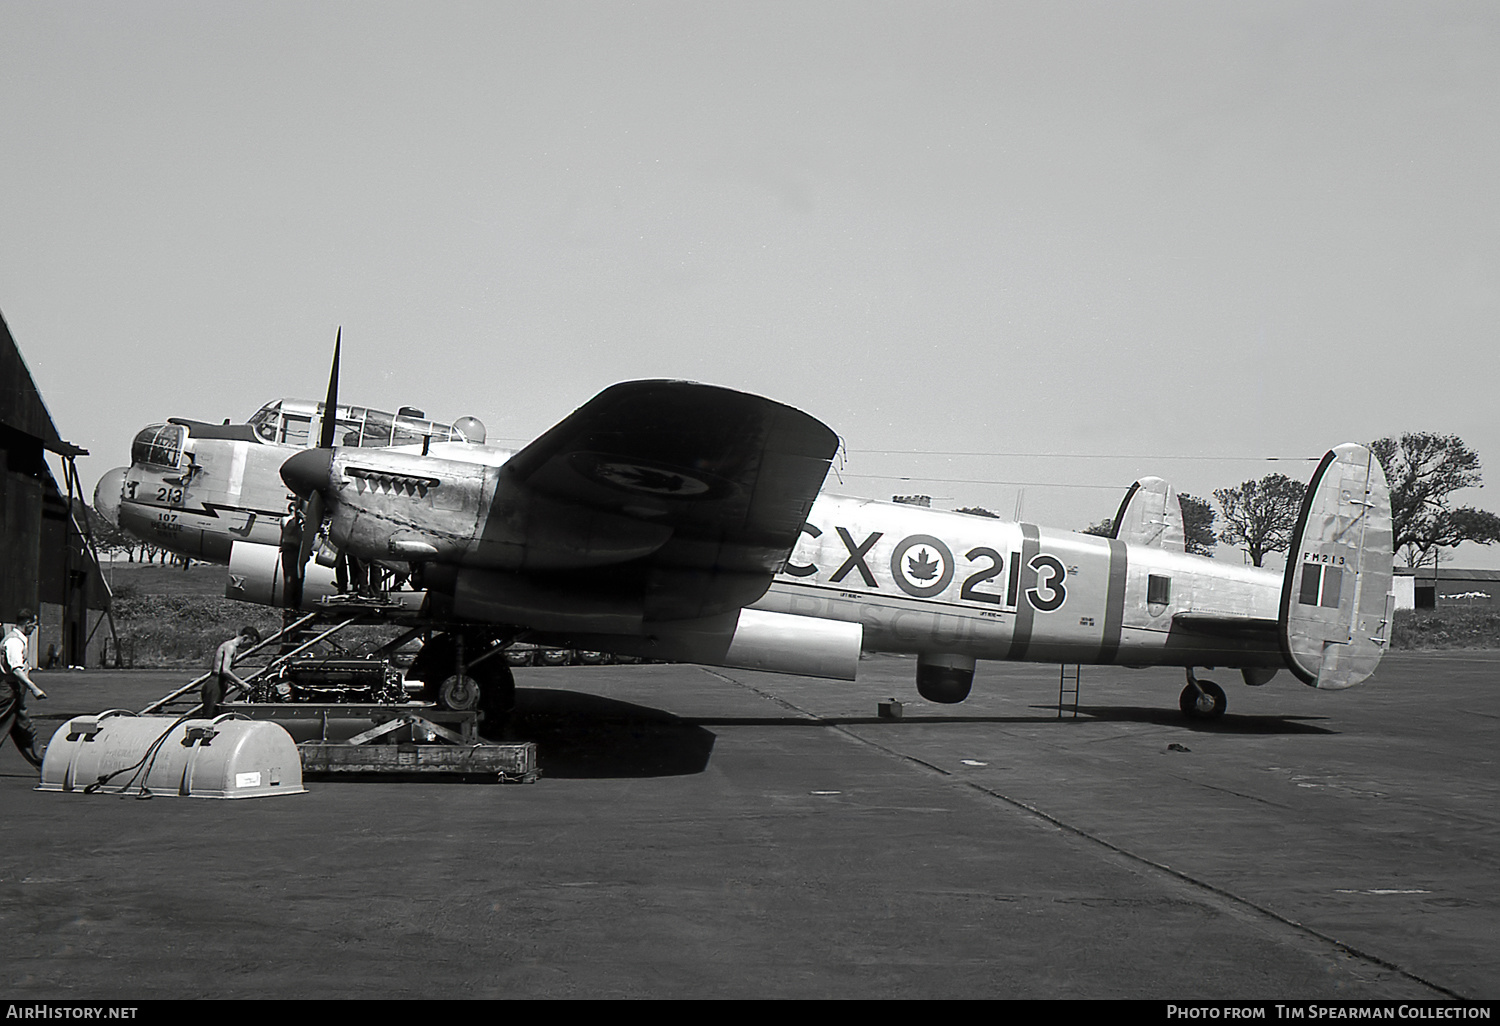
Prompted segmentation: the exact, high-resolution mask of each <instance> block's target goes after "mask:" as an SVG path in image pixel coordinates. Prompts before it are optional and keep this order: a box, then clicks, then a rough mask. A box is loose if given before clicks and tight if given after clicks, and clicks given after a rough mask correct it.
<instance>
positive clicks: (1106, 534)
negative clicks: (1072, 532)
mask: <svg viewBox="0 0 1500 1026" xmlns="http://www.w3.org/2000/svg"><path fill="white" fill-rule="evenodd" d="M1078 533H1079V534H1094V535H1098V536H1099V537H1100V538H1113V537H1114V536H1115V521H1114V518H1113V517H1105V518H1104V519H1103V520H1101V521H1099V522H1098V523H1097V524H1090V525H1089V526H1087V527H1085V528H1084V529H1083V530H1082V531H1079V532H1078Z"/></svg>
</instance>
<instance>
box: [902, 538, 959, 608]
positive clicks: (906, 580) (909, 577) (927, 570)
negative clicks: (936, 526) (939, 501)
mask: <svg viewBox="0 0 1500 1026" xmlns="http://www.w3.org/2000/svg"><path fill="white" fill-rule="evenodd" d="M913 549H915V550H916V551H915V552H913V551H912V550H913ZM891 577H892V578H894V579H895V581H896V587H898V588H900V589H901V590H902V591H904V592H906V593H907V594H908V595H910V596H912V597H913V598H932V597H933V596H934V595H936V594H938V593H939V592H941V591H942V590H943V589H944V588H946V587H948V585H949V584H950V583H952V581H953V553H952V552H950V551H949V550H948V546H946V545H944V544H943V543H942V542H941V541H939V540H938V539H936V538H934V537H933V536H932V535H930V534H914V535H911V536H910V537H907V538H903V539H901V541H900V542H898V543H897V544H896V547H895V548H894V549H892V550H891Z"/></svg>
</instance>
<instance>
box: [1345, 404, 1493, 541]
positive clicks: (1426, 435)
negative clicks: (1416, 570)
mask: <svg viewBox="0 0 1500 1026" xmlns="http://www.w3.org/2000/svg"><path fill="white" fill-rule="evenodd" d="M1370 449H1371V451H1373V452H1374V453H1375V458H1376V459H1378V460H1380V465H1381V467H1383V468H1384V469H1385V477H1386V480H1387V481H1388V482H1390V486H1391V524H1392V528H1393V532H1394V535H1395V539H1394V542H1395V548H1396V551H1397V552H1399V553H1401V555H1402V558H1404V559H1405V560H1406V565H1407V566H1420V565H1422V564H1423V563H1424V562H1426V561H1427V560H1428V559H1429V558H1430V557H1434V556H1435V557H1436V558H1439V559H1441V558H1442V557H1441V553H1442V550H1443V549H1448V548H1453V547H1455V546H1457V545H1459V544H1461V543H1463V542H1466V541H1471V542H1477V543H1478V544H1480V545H1489V544H1491V543H1492V542H1496V541H1500V517H1497V516H1495V514H1493V513H1490V512H1487V511H1485V510H1482V509H1475V508H1473V507H1472V506H1461V507H1458V508H1454V506H1453V503H1452V498H1451V496H1452V494H1453V493H1454V492H1456V491H1458V490H1459V489H1461V488H1479V487H1481V484H1480V480H1481V476H1480V466H1479V456H1478V454H1477V453H1475V452H1474V450H1472V449H1470V448H1469V447H1468V446H1467V445H1465V444H1464V440H1463V439H1462V438H1459V437H1458V436H1457V435H1438V434H1433V433H1431V432H1428V431H1409V432H1407V433H1406V434H1404V435H1402V436H1401V437H1400V438H1380V439H1377V440H1375V441H1373V442H1371V443H1370Z"/></svg>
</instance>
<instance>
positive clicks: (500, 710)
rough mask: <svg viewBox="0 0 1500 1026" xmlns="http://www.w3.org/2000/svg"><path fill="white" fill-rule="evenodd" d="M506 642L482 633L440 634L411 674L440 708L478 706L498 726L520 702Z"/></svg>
mask: <svg viewBox="0 0 1500 1026" xmlns="http://www.w3.org/2000/svg"><path fill="white" fill-rule="evenodd" d="M503 653H504V645H502V644H501V643H500V642H498V641H497V640H495V639H494V638H486V637H483V636H480V635H465V636H460V635H458V634H439V635H437V636H435V637H434V638H433V639H432V640H431V641H429V642H428V643H427V644H425V645H423V646H422V651H420V652H418V653H417V657H416V658H415V659H413V660H412V664H411V669H410V670H408V671H407V674H406V675H407V676H408V677H410V678H411V679H413V680H419V681H421V682H422V683H423V685H425V686H424V687H423V689H422V694H423V697H425V698H426V699H427V700H428V701H431V702H436V703H437V704H438V706H439V707H440V708H443V709H456V710H459V711H462V712H467V711H469V710H472V709H477V710H478V711H479V713H480V715H481V717H482V719H483V720H484V721H485V723H486V724H488V725H491V726H498V725H499V723H500V722H501V721H502V720H503V719H504V718H505V715H506V713H508V712H510V711H511V709H512V708H514V706H515V704H516V681H515V678H514V677H513V676H512V675H511V672H510V666H509V664H507V663H506V661H505V658H504V655H503Z"/></svg>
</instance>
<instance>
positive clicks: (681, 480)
mask: <svg viewBox="0 0 1500 1026" xmlns="http://www.w3.org/2000/svg"><path fill="white" fill-rule="evenodd" d="M569 462H570V463H571V464H572V465H573V467H574V468H575V469H576V470H577V471H578V472H579V473H581V474H583V475H585V476H587V477H591V478H593V479H594V480H595V481H598V482H600V483H601V484H606V485H609V486H610V487H612V488H618V489H620V490H622V491H627V492H637V493H640V494H645V495H659V496H663V497H665V498H673V499H697V498H705V497H708V496H709V493H710V492H712V491H713V490H714V487H715V484H716V483H717V482H716V481H715V480H713V479H709V475H706V474H705V475H702V476H697V475H694V474H690V473H688V472H686V471H685V470H682V469H681V468H678V467H674V466H672V465H670V464H666V463H651V462H647V461H644V460H625V459H620V458H617V457H612V456H607V455H604V454H602V453H591V452H579V453H574V454H573V455H572V456H570V457H569Z"/></svg>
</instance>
